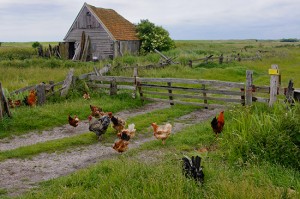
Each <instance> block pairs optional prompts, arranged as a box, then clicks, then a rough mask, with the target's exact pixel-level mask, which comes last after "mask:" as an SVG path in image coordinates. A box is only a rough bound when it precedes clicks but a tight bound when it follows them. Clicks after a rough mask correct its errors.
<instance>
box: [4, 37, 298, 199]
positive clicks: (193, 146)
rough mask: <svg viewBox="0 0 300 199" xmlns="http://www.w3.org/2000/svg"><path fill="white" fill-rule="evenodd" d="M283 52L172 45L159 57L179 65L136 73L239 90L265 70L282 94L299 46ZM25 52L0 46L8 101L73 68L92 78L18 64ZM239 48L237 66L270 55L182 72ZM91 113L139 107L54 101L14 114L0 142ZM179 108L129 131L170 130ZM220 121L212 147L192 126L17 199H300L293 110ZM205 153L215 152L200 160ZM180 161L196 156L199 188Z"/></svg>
mask: <svg viewBox="0 0 300 199" xmlns="http://www.w3.org/2000/svg"><path fill="white" fill-rule="evenodd" d="M286 44H287V43H285V42H279V41H272V40H229V41H176V46H177V48H176V49H174V50H172V51H169V52H163V53H164V54H165V55H167V56H169V57H175V56H176V57H177V58H176V61H179V64H178V65H171V66H168V67H165V68H161V69H154V70H143V69H140V70H139V76H141V77H177V78H189V79H212V80H222V81H236V82H245V74H246V70H253V71H254V75H253V79H254V84H255V85H268V84H269V82H270V77H269V75H268V69H269V68H270V66H271V65H272V64H278V65H279V69H280V73H281V74H282V76H281V80H282V86H283V87H287V84H288V81H289V80H290V79H293V80H294V87H296V88H300V81H298V79H300V73H299V67H298V66H299V62H300V56H299V52H300V51H299V47H300V46H299V42H297V43H294V45H286ZM3 46H5V48H4V47H3ZM30 46H31V43H24V44H21V45H19V44H18V43H11V44H5V43H3V44H2V47H0V55H3V57H4V55H5V56H6V59H4V60H0V73H1V74H3V75H1V77H0V81H1V82H2V86H3V87H4V88H5V90H6V91H7V92H11V91H13V90H15V89H18V88H20V87H24V86H27V85H31V84H37V83H40V82H41V81H45V82H47V81H50V80H54V81H55V82H57V81H61V80H63V79H64V78H65V75H66V74H67V72H68V70H69V68H70V67H72V68H75V73H76V75H79V74H82V73H86V72H90V71H92V70H93V65H94V63H80V62H78V63H77V62H76V63H74V62H71V61H66V60H56V59H39V58H30V59H29V58H26V57H24V56H27V55H28V54H30V53H31V52H32V49H30ZM244 47H247V52H242V53H241V56H242V57H247V56H252V55H255V54H256V52H257V50H264V51H267V52H266V53H263V54H262V60H256V61H242V62H234V63H229V64H223V65H219V64H208V65H203V64H199V65H197V66H195V67H193V68H190V67H188V66H187V63H188V60H190V59H197V58H202V57H204V56H207V55H209V54H214V55H219V54H221V53H223V54H224V55H225V56H232V55H234V54H237V53H238V52H240V50H241V49H242V48H244ZM17 48H20V49H17ZM12 49H13V50H12ZM14 49H16V51H14ZM12 52H13V53H12ZM15 52H22V53H20V54H19V53H15ZM23 53H24V54H23ZM10 54H11V55H10ZM7 56H8V59H7ZM159 59H160V56H159V55H157V54H149V55H146V56H139V57H133V56H124V57H121V58H118V59H115V60H113V61H104V62H99V63H97V65H96V66H97V67H102V66H104V64H106V63H111V64H112V66H114V67H115V68H114V70H112V71H111V72H110V73H109V75H120V76H132V70H119V67H120V66H124V65H139V66H143V65H147V64H154V63H157V62H159ZM89 104H95V105H100V106H102V107H103V108H104V109H105V111H112V112H118V111H120V110H124V109H131V108H134V107H139V106H141V105H142V104H141V102H140V100H138V99H137V100H132V98H131V97H130V94H128V95H127V94H123V95H119V96H116V97H109V96H107V95H104V94H94V96H93V97H92V100H91V101H84V100H83V99H81V96H80V95H79V94H78V92H77V91H75V92H74V93H73V94H72V95H70V96H69V97H68V99H67V100H65V99H59V98H53V99H51V100H50V102H48V104H47V105H45V106H43V107H36V108H27V107H22V108H20V109H13V110H12V113H13V118H12V119H9V118H5V119H4V120H3V121H1V122H0V132H1V133H0V138H3V137H7V136H11V135H21V134H24V133H27V132H29V131H32V130H39V131H41V130H43V129H49V128H52V127H54V126H58V125H62V124H66V123H67V117H66V116H67V115H68V114H69V113H71V114H78V115H79V117H80V118H87V116H88V115H89V108H88V106H89ZM176 107H177V108H178V109H177V108H176ZM176 107H175V109H173V110H171V109H167V110H163V111H162V112H160V111H155V112H152V113H148V114H145V115H141V116H137V117H134V118H129V119H128V121H127V122H128V124H130V123H135V124H136V128H137V130H138V131H141V132H142V133H144V134H146V133H147V131H148V129H149V127H150V123H151V122H155V121H156V122H157V123H164V122H166V121H171V122H172V121H173V120H174V119H176V117H179V116H180V115H183V114H186V113H188V112H189V111H192V110H193V109H194V108H193V107H190V108H189V107H187V108H186V106H176ZM225 120H226V122H225V128H224V131H223V133H222V135H221V136H220V138H219V139H218V140H217V141H216V140H215V138H214V135H213V133H212V130H211V127H210V124H209V122H204V123H200V124H196V125H193V126H191V127H188V128H186V129H184V130H183V131H182V132H181V133H178V134H175V135H171V136H170V138H169V139H168V140H167V141H166V144H165V145H163V146H162V144H161V142H158V141H157V140H154V141H152V142H149V143H146V144H144V145H142V146H141V147H140V148H138V149H134V150H129V151H127V152H126V153H124V154H121V155H120V156H119V157H118V158H116V159H113V160H106V161H102V162H101V163H99V164H98V165H95V166H93V167H91V168H87V169H83V170H80V171H78V172H75V173H73V174H71V175H69V176H65V177H61V178H58V179H53V180H50V181H47V182H44V183H42V184H41V186H40V187H39V188H37V189H35V190H32V191H30V192H29V193H28V194H25V195H23V196H21V197H20V198H299V197H300V196H299V193H300V180H299V179H300V174H299V160H298V158H297V157H299V129H300V127H299V124H300V122H299V107H298V106H296V107H294V108H293V109H292V110H287V109H286V107H285V106H281V105H275V106H274V107H273V108H268V107H266V106H264V105H260V104H255V105H254V106H252V107H246V108H244V107H239V106H238V108H237V109H232V110H231V111H225ZM81 136H82V137H83V138H82V140H81V139H80V138H81ZM105 136H106V137H105V138H106V139H107V140H109V139H111V138H112V137H113V136H115V133H114V132H113V131H112V130H111V129H110V130H109V131H108V132H107V134H105ZM94 137H95V136H94V134H93V133H86V134H82V135H80V136H78V137H76V138H75V139H74V140H68V138H66V139H62V140H59V142H57V143H52V141H49V142H47V143H45V146H40V145H39V144H38V145H37V146H35V145H33V146H29V147H28V148H26V147H25V148H19V149H16V150H11V151H6V152H2V153H1V156H0V157H4V159H5V158H12V157H18V158H22V157H30V156H32V155H35V154H38V153H40V152H43V151H48V152H52V151H51V150H54V148H56V149H57V150H60V151H64V150H66V149H68V148H70V147H76V146H82V145H84V144H91V143H94V142H95V140H94V139H92V138H94ZM56 144H57V145H56ZM54 145H55V147H53V146H54ZM43 147H44V148H43ZM202 147H211V148H212V149H214V150H213V151H210V152H206V153H199V152H197V150H198V149H200V148H202ZM4 154H5V155H4ZM183 154H187V155H195V154H200V155H201V157H202V163H203V166H204V173H205V183H204V185H203V186H200V187H199V186H197V185H196V184H195V183H193V181H191V180H189V179H186V178H184V176H183V175H182V174H181V165H180V159H181V157H182V155H183ZM120 165H122V166H120ZM0 194H1V196H4V197H5V194H6V190H0Z"/></svg>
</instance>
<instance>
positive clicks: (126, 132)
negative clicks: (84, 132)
mask: <svg viewBox="0 0 300 199" xmlns="http://www.w3.org/2000/svg"><path fill="white" fill-rule="evenodd" d="M90 110H91V114H90V115H89V117H88V120H89V131H92V132H94V133H95V134H96V135H97V137H98V140H99V141H101V140H102V135H103V134H105V132H106V131H107V129H108V127H109V126H110V125H111V127H112V128H113V129H115V131H116V133H117V137H118V140H117V141H116V142H115V143H114V145H113V149H114V150H116V151H118V152H120V153H122V152H125V151H126V150H127V149H128V145H129V140H130V139H131V138H133V137H134V136H135V132H136V129H135V124H129V125H128V126H127V128H126V121H125V120H124V119H122V118H120V117H116V116H114V115H113V114H112V112H103V110H102V108H101V107H98V106H93V105H90ZM68 121H69V124H70V125H71V126H73V127H77V126H78V123H79V118H78V116H77V115H74V117H71V115H69V116H68ZM151 126H152V128H153V135H154V137H155V138H157V139H160V140H162V143H163V144H165V140H166V139H167V138H168V137H169V136H170V134H171V131H172V125H171V124H170V123H167V124H165V125H161V126H159V125H157V124H156V123H152V124H151Z"/></svg>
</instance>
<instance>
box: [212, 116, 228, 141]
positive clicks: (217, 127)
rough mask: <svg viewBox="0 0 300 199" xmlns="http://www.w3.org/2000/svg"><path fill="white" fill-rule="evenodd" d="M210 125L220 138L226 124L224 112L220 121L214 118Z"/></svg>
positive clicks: (219, 118)
mask: <svg viewBox="0 0 300 199" xmlns="http://www.w3.org/2000/svg"><path fill="white" fill-rule="evenodd" d="M210 124H211V127H212V129H213V131H214V132H215V134H216V137H218V134H220V133H221V132H222V130H223V127H224V124H225V120H224V111H221V112H220V114H219V116H218V119H217V118H216V117H214V118H213V120H212V121H211V123H210Z"/></svg>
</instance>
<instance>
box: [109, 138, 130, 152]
mask: <svg viewBox="0 0 300 199" xmlns="http://www.w3.org/2000/svg"><path fill="white" fill-rule="evenodd" d="M128 144H129V142H128V141H126V140H122V139H119V140H118V141H116V142H115V143H114V145H113V149H115V150H116V151H118V152H119V153H123V152H125V151H126V150H127V149H128Z"/></svg>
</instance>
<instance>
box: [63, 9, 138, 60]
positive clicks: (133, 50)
mask: <svg viewBox="0 0 300 199" xmlns="http://www.w3.org/2000/svg"><path fill="white" fill-rule="evenodd" d="M82 31H85V35H86V36H89V37H90V40H91V52H92V56H93V57H94V56H95V57H98V59H100V60H102V59H107V58H114V57H117V56H123V55H125V54H137V53H138V51H139V48H140V41H114V40H113V39H112V38H111V36H110V34H109V33H108V32H107V31H106V30H105V28H104V27H103V26H102V24H100V23H99V22H98V21H97V19H96V18H95V17H94V16H93V15H92V14H91V13H89V10H88V9H87V7H84V8H83V9H82V10H81V12H80V13H79V14H78V17H77V20H76V21H75V22H74V23H73V25H72V27H71V31H70V32H69V34H68V35H67V36H66V38H65V41H66V42H80V41H81V35H82Z"/></svg>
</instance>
